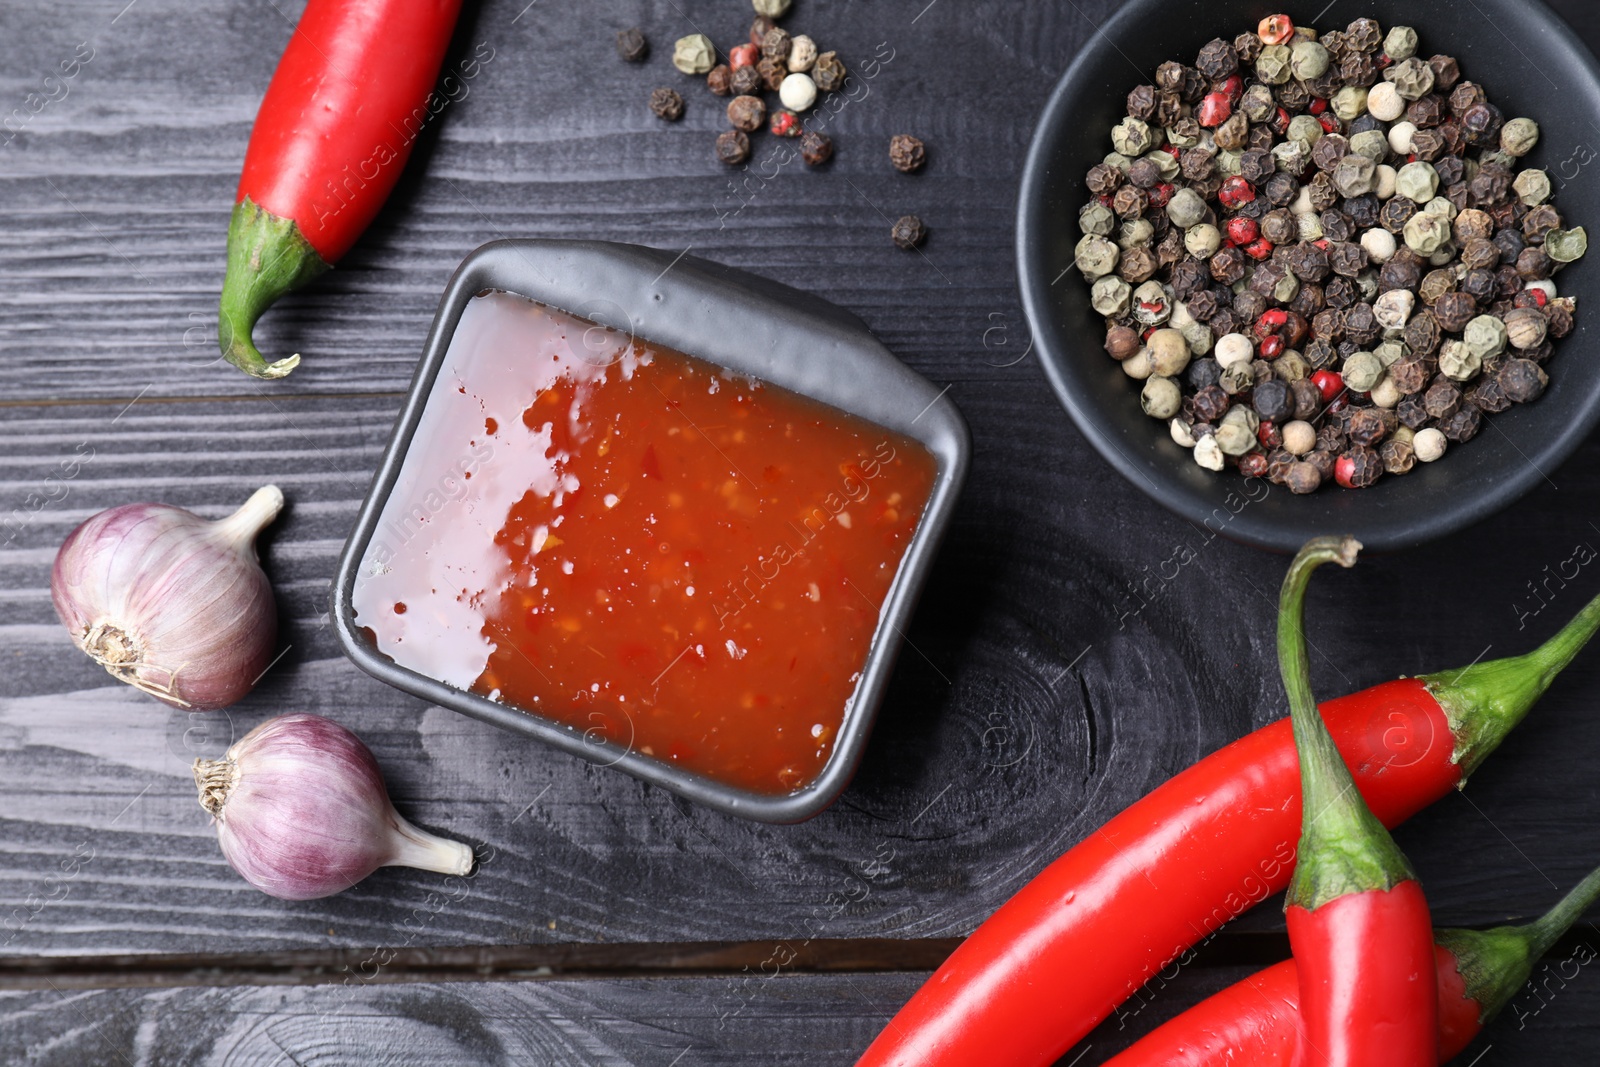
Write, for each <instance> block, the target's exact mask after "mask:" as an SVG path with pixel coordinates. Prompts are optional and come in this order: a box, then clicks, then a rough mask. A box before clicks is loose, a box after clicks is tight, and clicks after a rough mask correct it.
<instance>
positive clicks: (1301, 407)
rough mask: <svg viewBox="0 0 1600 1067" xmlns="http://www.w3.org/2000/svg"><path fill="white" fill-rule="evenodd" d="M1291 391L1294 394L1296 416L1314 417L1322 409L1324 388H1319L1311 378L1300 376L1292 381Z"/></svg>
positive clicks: (1305, 418)
mask: <svg viewBox="0 0 1600 1067" xmlns="http://www.w3.org/2000/svg"><path fill="white" fill-rule="evenodd" d="M1289 392H1290V393H1291V394H1293V396H1294V417H1295V418H1297V419H1302V420H1310V419H1314V418H1316V417H1317V414H1318V413H1319V412H1320V411H1321V410H1322V390H1320V389H1318V388H1317V385H1316V383H1315V382H1313V381H1312V380H1311V379H1310V378H1300V379H1298V380H1296V381H1292V382H1290V383H1289Z"/></svg>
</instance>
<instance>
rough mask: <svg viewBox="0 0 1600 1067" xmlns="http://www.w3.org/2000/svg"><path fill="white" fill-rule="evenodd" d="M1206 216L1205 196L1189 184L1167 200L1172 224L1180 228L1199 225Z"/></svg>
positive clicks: (1168, 216)
mask: <svg viewBox="0 0 1600 1067" xmlns="http://www.w3.org/2000/svg"><path fill="white" fill-rule="evenodd" d="M1162 154H1163V155H1165V154H1166V153H1162ZM1168 158H1169V159H1170V158H1171V157H1170V156H1169V157H1168ZM1205 217H1206V201H1205V198H1204V197H1203V196H1201V195H1200V194H1199V193H1197V192H1195V191H1194V190H1193V189H1190V188H1188V187H1187V186H1185V187H1184V188H1182V189H1179V190H1178V191H1177V192H1175V193H1173V194H1172V199H1171V200H1169V201H1167V218H1169V219H1171V220H1172V224H1173V225H1174V226H1176V227H1178V228H1179V229H1180V230H1187V229H1189V228H1190V227H1191V226H1195V225H1198V224H1199V223H1200V221H1201V220H1202V219H1204V218H1205Z"/></svg>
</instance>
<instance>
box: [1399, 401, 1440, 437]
mask: <svg viewBox="0 0 1600 1067" xmlns="http://www.w3.org/2000/svg"><path fill="white" fill-rule="evenodd" d="M1394 411H1395V414H1396V415H1398V416H1400V425H1402V426H1409V427H1411V429H1413V430H1420V429H1422V428H1423V427H1424V426H1426V425H1428V422H1429V420H1430V419H1431V418H1432V417H1433V416H1431V415H1429V414H1428V409H1427V408H1426V407H1425V406H1423V403H1422V398H1421V397H1420V396H1408V397H1406V398H1405V399H1404V400H1402V401H1400V403H1399V404H1397V405H1395V409H1394Z"/></svg>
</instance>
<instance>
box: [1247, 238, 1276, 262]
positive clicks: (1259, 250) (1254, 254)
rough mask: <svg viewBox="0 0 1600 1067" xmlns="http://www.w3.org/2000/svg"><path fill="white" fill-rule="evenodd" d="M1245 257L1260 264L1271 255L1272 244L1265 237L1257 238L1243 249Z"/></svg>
mask: <svg viewBox="0 0 1600 1067" xmlns="http://www.w3.org/2000/svg"><path fill="white" fill-rule="evenodd" d="M1244 252H1245V255H1247V256H1249V257H1250V258H1251V259H1253V260H1256V261H1257V262H1260V261H1261V260H1264V259H1266V258H1268V257H1269V256H1271V255H1272V242H1271V241H1269V240H1267V239H1266V238H1265V237H1258V238H1257V239H1256V240H1254V241H1252V242H1250V244H1249V245H1247V246H1246V247H1245V250H1244Z"/></svg>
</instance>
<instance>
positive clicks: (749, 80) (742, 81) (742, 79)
mask: <svg viewBox="0 0 1600 1067" xmlns="http://www.w3.org/2000/svg"><path fill="white" fill-rule="evenodd" d="M760 90H761V72H760V71H758V70H757V69H756V68H755V67H753V66H746V67H737V66H736V67H734V68H733V77H732V78H731V79H729V82H728V91H729V92H731V93H733V95H735V96H749V95H750V94H752V93H756V92H760Z"/></svg>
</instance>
